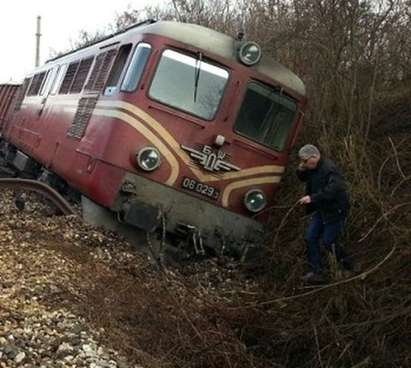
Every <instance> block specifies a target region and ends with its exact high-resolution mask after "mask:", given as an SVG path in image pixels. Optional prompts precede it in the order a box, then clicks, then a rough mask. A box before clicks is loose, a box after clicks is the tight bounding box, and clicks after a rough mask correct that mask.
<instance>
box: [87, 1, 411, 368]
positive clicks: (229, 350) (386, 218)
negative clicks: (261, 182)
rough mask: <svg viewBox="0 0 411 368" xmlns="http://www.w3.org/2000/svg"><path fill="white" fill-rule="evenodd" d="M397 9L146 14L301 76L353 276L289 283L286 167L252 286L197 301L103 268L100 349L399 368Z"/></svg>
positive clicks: (405, 179)
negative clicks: (341, 197) (342, 202)
mask: <svg viewBox="0 0 411 368" xmlns="http://www.w3.org/2000/svg"><path fill="white" fill-rule="evenodd" d="M410 5H411V3H410V1H400V0H390V1H382V0H381V1H371V0H365V1H356V0H348V1H339V0H332V1H328V0H327V1H325V0H314V1H311V0H293V1H274V0H251V1H248V2H243V1H227V2H225V1H200V0H175V1H172V2H171V3H170V4H169V6H168V7H160V8H151V9H147V13H148V14H149V15H152V16H153V15H154V16H159V17H162V18H164V19H177V20H181V21H186V22H194V23H199V24H203V25H206V26H211V27H212V28H215V29H218V30H221V31H224V32H227V33H230V34H232V35H235V34H236V33H237V32H238V31H239V30H245V31H246V35H247V38H249V39H253V40H255V41H257V42H260V43H261V44H262V45H263V46H264V50H265V52H267V53H269V54H271V55H273V56H275V57H276V58H278V59H279V60H280V61H281V62H283V63H284V64H286V65H287V66H289V67H290V68H291V69H293V70H294V71H295V72H296V73H297V74H298V75H300V76H301V77H302V79H303V80H304V82H305V83H306V85H307V91H308V98H309V108H308V111H307V113H306V119H305V129H304V131H303V134H302V137H301V138H300V141H299V144H302V143H303V142H304V143H305V142H312V143H315V144H317V145H319V147H320V148H321V150H322V151H323V152H324V154H325V155H327V156H330V157H331V158H333V159H334V160H335V161H337V162H338V164H339V165H340V167H341V168H342V169H343V171H344V173H345V175H346V177H347V180H348V182H349V186H350V193H351V197H352V211H351V215H350V218H349V223H348V227H347V232H346V235H345V239H344V241H345V244H346V246H347V248H348V250H349V251H350V253H351V254H353V255H354V259H355V261H356V263H357V264H358V265H359V267H360V268H361V272H362V273H360V274H359V275H357V276H355V277H354V278H353V279H352V280H351V279H348V280H344V281H341V280H334V281H335V282H334V281H332V283H331V284H330V285H327V286H326V287H323V288H314V289H305V288H301V283H300V281H299V275H300V274H301V273H302V272H303V270H304V254H303V253H304V250H303V242H302V233H303V226H304V213H303V212H302V210H301V209H300V208H295V207H292V206H293V204H294V203H295V201H296V199H298V197H299V196H300V195H301V193H302V186H301V185H299V184H297V183H296V179H295V177H294V174H293V170H292V169H290V170H289V172H288V174H287V176H286V178H285V181H284V182H283V186H282V191H281V192H280V193H279V195H278V202H279V203H278V204H279V206H280V205H282V206H285V208H277V209H274V210H273V220H272V226H273V229H274V230H273V235H272V236H271V237H270V238H269V239H268V240H267V253H268V255H269V256H268V257H265V261H264V262H262V265H261V269H262V270H264V272H263V273H259V274H258V275H254V276H253V278H252V280H253V282H255V283H256V286H255V287H254V288H253V289H252V290H251V291H250V290H246V291H244V290H243V289H242V288H241V287H237V288H235V289H234V290H233V291H232V293H231V294H227V293H225V294H224V293H222V292H220V294H219V293H218V292H215V290H214V291H213V292H212V293H211V292H210V291H209V290H208V292H209V294H207V293H205V292H204V287H203V286H202V285H201V283H200V282H197V283H196V282H187V277H186V275H185V274H180V273H179V272H178V271H176V274H174V275H172V276H170V275H169V276H166V275H163V274H157V273H150V272H149V273H147V272H146V271H144V272H143V271H135V270H134V269H133V270H134V271H133V272H131V274H130V272H129V271H127V272H126V273H125V274H118V273H117V274H116V273H113V274H107V273H102V274H101V282H100V283H98V284H96V285H94V286H93V288H94V289H93V291H94V292H93V293H90V295H93V296H92V299H86V300H85V304H84V305H85V306H86V310H85V313H92V314H94V315H95V316H97V321H99V322H98V323H99V324H100V325H102V326H106V327H107V328H108V329H110V331H112V335H110V336H113V334H114V336H117V339H115V338H114V339H113V341H112V343H114V344H117V345H118V346H120V347H122V348H123V349H124V351H125V352H126V353H127V354H128V355H129V356H130V357H133V356H134V357H135V359H136V360H137V361H140V362H141V361H143V362H145V364H147V366H149V364H150V365H151V366H159V367H162V366H164V367H169V366H170V367H320V368H331V367H352V368H354V367H357V368H359V367H381V368H387V367H406V366H411V361H410V355H409V346H408V345H409V341H411V336H410V331H411V326H410V316H411V299H410V293H409V291H410V286H411V285H410V259H411V257H410V256H411V252H410V248H409V243H410V240H411V235H410V224H411V218H410V207H411V198H410V195H411V193H410V180H411V179H410V176H411V160H410V158H411V155H410V153H411V152H410V147H411V142H410V141H411V138H410V137H411V129H410V121H411V108H410V106H411V103H410V102H411V101H410V99H411V97H410V96H411V87H410V86H411V56H410V55H411V18H410V10H409V9H410ZM124 19H128V18H127V17H125V18H124ZM130 19H131V18H130ZM117 25H118V26H121V22H120V24H119V22H117ZM292 157H293V156H292ZM293 162H294V161H293V158H292V159H291V165H292V163H293ZM287 206H288V207H287ZM136 269H138V266H136ZM136 272H137V273H136ZM238 277H239V278H240V279H241V277H244V283H246V281H247V278H246V277H245V276H238ZM117 280H119V281H117ZM218 287H219V286H218V285H217V286H216V288H217V289H218ZM141 350H143V351H144V353H145V354H148V355H149V358H148V357H147V356H146V357H145V358H144V354H143V355H142V352H141ZM142 356H143V358H142Z"/></svg>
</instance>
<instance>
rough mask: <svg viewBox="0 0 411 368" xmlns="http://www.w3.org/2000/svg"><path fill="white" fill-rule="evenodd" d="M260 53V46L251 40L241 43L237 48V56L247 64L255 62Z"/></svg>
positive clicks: (258, 58) (258, 59) (259, 57)
mask: <svg viewBox="0 0 411 368" xmlns="http://www.w3.org/2000/svg"><path fill="white" fill-rule="evenodd" d="M261 55H262V52H261V47H260V46H259V45H258V44H257V43H255V42H251V41H248V42H245V43H243V44H242V45H241V47H240V49H239V50H238V58H239V59H240V61H241V62H242V63H243V64H245V65H247V66H251V65H255V64H257V63H258V62H259V61H260V59H261Z"/></svg>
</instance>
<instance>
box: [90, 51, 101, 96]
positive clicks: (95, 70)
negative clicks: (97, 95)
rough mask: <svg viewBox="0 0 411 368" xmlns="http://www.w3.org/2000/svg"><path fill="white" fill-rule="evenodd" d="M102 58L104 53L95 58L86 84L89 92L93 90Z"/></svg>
mask: <svg viewBox="0 0 411 368" xmlns="http://www.w3.org/2000/svg"><path fill="white" fill-rule="evenodd" d="M104 57H105V53H104V54H100V55H99V56H97V59H96V62H95V63H94V68H93V70H92V71H91V75H90V78H89V80H88V82H87V85H86V89H87V90H90V91H93V90H94V84H95V83H96V80H97V76H98V75H99V73H100V69H101V66H102V64H103V61H104Z"/></svg>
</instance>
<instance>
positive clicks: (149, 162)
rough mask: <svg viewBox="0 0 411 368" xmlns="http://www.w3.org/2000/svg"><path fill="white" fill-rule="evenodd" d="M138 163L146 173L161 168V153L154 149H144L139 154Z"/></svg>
mask: <svg viewBox="0 0 411 368" xmlns="http://www.w3.org/2000/svg"><path fill="white" fill-rule="evenodd" d="M137 163H138V166H140V167H141V168H142V169H143V170H145V171H153V170H155V169H157V168H158V167H159V166H160V163H161V159H160V153H159V152H158V150H157V149H156V148H154V147H144V148H142V149H141V150H140V151H138V153H137Z"/></svg>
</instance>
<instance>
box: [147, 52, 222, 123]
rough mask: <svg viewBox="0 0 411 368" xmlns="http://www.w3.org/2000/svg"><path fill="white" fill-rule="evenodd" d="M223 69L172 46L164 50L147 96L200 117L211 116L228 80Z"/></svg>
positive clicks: (209, 117) (208, 118)
mask: <svg viewBox="0 0 411 368" xmlns="http://www.w3.org/2000/svg"><path fill="white" fill-rule="evenodd" d="M227 80H228V72H227V71H226V70H225V69H222V68H219V67H217V66H215V65H212V64H209V63H207V62H205V61H203V60H202V59H201V57H199V58H198V59H196V58H193V57H191V56H187V55H184V54H181V53H179V52H176V51H173V50H166V51H164V52H163V54H162V56H161V59H160V62H159V64H158V67H157V70H156V73H155V75H154V78H153V82H152V84H151V87H150V97H152V98H154V99H155V100H157V101H160V102H162V103H164V104H166V105H169V106H172V107H175V108H177V109H179V110H183V111H186V112H188V113H190V114H193V115H195V116H198V117H200V118H203V119H206V120H211V119H213V117H214V115H215V113H216V111H217V108H218V106H219V104H220V101H221V98H222V96H223V92H224V88H225V86H226V84H227Z"/></svg>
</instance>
